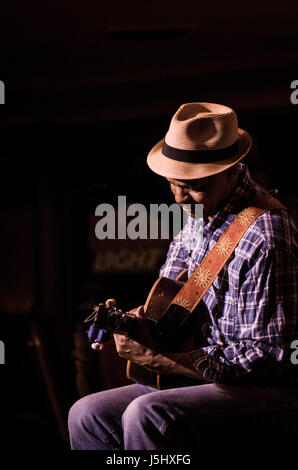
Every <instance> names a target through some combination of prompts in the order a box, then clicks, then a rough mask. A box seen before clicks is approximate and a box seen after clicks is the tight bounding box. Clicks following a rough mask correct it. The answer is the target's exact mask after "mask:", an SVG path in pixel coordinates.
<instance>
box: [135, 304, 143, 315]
mask: <svg viewBox="0 0 298 470" xmlns="http://www.w3.org/2000/svg"><path fill="white" fill-rule="evenodd" d="M136 316H137V317H138V318H144V305H140V307H138V308H137V312H136Z"/></svg>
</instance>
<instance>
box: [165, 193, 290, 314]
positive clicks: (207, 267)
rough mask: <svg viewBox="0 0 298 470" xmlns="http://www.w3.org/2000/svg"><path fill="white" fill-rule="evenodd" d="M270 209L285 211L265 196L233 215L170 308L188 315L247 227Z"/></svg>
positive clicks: (269, 197) (280, 205)
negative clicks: (176, 306)
mask: <svg viewBox="0 0 298 470" xmlns="http://www.w3.org/2000/svg"><path fill="white" fill-rule="evenodd" d="M272 209H285V207H284V206H283V205H282V204H281V203H280V202H279V201H278V200H277V199H275V198H274V197H272V196H271V195H269V194H266V195H262V196H259V197H258V198H257V199H255V200H254V201H253V202H252V205H251V206H249V207H246V208H245V209H243V210H242V211H241V212H240V213H239V214H237V216H236V217H235V218H234V219H233V221H232V222H231V223H230V225H229V227H228V228H227V229H226V230H225V232H224V233H223V234H222V235H221V236H220V238H219V239H218V241H217V242H216V244H215V245H214V246H213V248H212V249H211V250H210V251H209V253H208V254H207V255H206V256H205V258H204V259H203V261H202V262H201V264H200V265H199V266H198V267H197V268H196V269H195V271H194V272H193V273H192V275H191V277H190V278H189V279H188V280H187V281H186V283H185V284H184V286H183V287H182V288H181V290H180V291H179V292H178V294H177V295H176V296H175V297H174V298H173V300H172V302H171V304H170V305H172V304H175V305H179V306H181V307H183V308H185V309H186V310H188V313H192V312H193V311H194V309H195V308H196V306H197V305H198V303H199V302H200V301H201V299H202V298H203V297H204V295H205V293H206V292H207V290H208V289H209V287H210V286H211V285H212V283H213V282H214V280H215V278H216V277H217V275H218V273H219V272H220V270H221V269H222V268H223V266H224V265H225V263H226V262H227V261H228V259H229V258H230V256H231V255H232V253H233V252H234V250H235V248H236V247H237V245H238V243H239V241H240V240H241V238H242V236H243V235H244V233H245V232H246V230H247V229H248V227H249V226H250V225H251V224H252V222H253V221H254V220H255V219H256V218H257V217H259V216H260V215H261V214H263V213H264V212H267V211H269V210H272ZM179 277H181V276H179ZM169 307H170V306H169Z"/></svg>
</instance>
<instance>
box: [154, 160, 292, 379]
mask: <svg viewBox="0 0 298 470" xmlns="http://www.w3.org/2000/svg"><path fill="white" fill-rule="evenodd" d="M237 167H238V168H237V169H238V171H239V179H238V185H237V188H236V190H235V191H234V193H233V194H232V196H231V197H230V200H229V201H228V202H227V204H226V205H225V207H224V208H223V209H222V210H221V211H219V212H218V213H217V214H216V215H215V217H214V218H213V219H212V220H211V221H210V222H208V223H206V224H205V225H204V226H203V240H202V243H200V244H199V245H198V246H196V247H195V249H193V251H189V239H188V240H186V238H188V237H189V230H191V229H192V228H193V230H194V237H195V236H196V234H195V221H194V219H192V218H189V221H188V222H187V224H186V226H185V227H184V228H183V230H182V231H181V232H180V233H179V234H178V235H177V236H176V237H175V238H174V240H173V241H172V243H171V245H170V248H169V251H168V254H167V260H166V262H165V264H164V265H163V266H162V268H161V270H160V276H164V277H168V278H171V279H175V278H176V277H177V276H178V274H179V273H180V272H181V271H182V270H183V269H188V276H190V275H191V274H192V272H193V271H194V270H195V269H196V267H197V266H198V265H199V264H200V263H201V261H202V260H203V258H204V256H205V255H206V254H207V253H208V252H209V250H210V249H211V248H212V247H213V246H214V244H215V243H216V242H217V240H218V239H219V237H220V236H221V235H222V234H223V232H224V231H225V230H226V228H227V227H228V226H229V224H230V223H231V221H232V220H233V219H234V217H235V216H236V215H237V214H238V213H239V212H240V211H241V210H242V209H243V208H245V207H247V206H248V205H249V202H250V201H252V200H253V199H255V198H256V197H257V196H259V195H261V194H264V193H265V192H266V191H265V190H264V189H263V188H261V187H260V186H259V185H258V184H256V183H255V182H254V181H253V180H252V179H251V177H250V174H249V171H248V169H247V167H246V166H245V165H244V164H242V163H238V165H237ZM186 234H188V235H186ZM297 235H298V232H297V228H296V226H295V223H294V221H293V219H292V218H291V216H290V215H289V213H288V212H287V210H285V209H275V210H271V211H268V212H265V213H264V214H262V215H260V216H259V217H258V218H257V219H256V220H255V221H254V222H253V223H252V224H251V225H250V227H249V228H248V229H247V231H246V233H245V234H244V236H243V237H242V239H241V240H240V242H239V244H238V246H237V248H236V249H235V251H234V253H233V254H232V256H231V257H230V258H229V260H228V261H227V263H226V264H225V266H224V267H223V268H222V270H221V271H220V273H219V275H218V276H217V278H216V279H215V281H214V282H213V284H212V286H211V287H210V288H209V289H208V291H207V292H206V294H205V296H204V298H203V301H204V303H205V305H206V307H207V313H206V314H205V319H204V321H203V322H202V321H201V322H200V327H199V328H200V337H201V340H202V345H200V347H199V348H198V349H196V350H195V351H192V352H191V358H192V361H193V364H194V366H195V367H196V369H197V370H198V372H199V373H200V374H201V375H203V376H204V377H205V378H206V379H208V380H211V381H214V382H219V383H225V382H234V381H239V380H248V381H253V382H258V381H261V382H262V381H265V382H266V383H268V382H271V381H272V382H273V381H276V380H278V381H287V380H288V379H290V380H295V377H296V376H297V375H298V366H295V365H293V364H292V363H291V361H290V353H291V349H290V346H291V342H292V341H293V340H295V339H298V313H297V299H298V279H297V266H298V262H297V245H298V244H297V241H298V236H297ZM198 316H199V315H198Z"/></svg>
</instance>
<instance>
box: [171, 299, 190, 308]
mask: <svg viewBox="0 0 298 470" xmlns="http://www.w3.org/2000/svg"><path fill="white" fill-rule="evenodd" d="M175 305H179V306H180V307H183V308H186V309H187V310H190V307H191V305H190V303H189V302H188V300H186V299H183V297H178V299H177V300H176V301H175Z"/></svg>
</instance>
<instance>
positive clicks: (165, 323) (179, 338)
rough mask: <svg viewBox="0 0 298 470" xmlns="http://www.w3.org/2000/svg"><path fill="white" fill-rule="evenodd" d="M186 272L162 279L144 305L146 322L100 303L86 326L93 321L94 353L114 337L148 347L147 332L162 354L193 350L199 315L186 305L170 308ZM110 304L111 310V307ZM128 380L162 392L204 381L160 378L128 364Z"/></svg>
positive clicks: (160, 376)
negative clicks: (119, 336)
mask: <svg viewBox="0 0 298 470" xmlns="http://www.w3.org/2000/svg"><path fill="white" fill-rule="evenodd" d="M185 276H186V270H185V271H182V273H181V274H180V275H179V276H178V277H177V279H174V280H173V279H168V278H165V277H159V278H158V279H157V280H156V282H155V283H154V285H153V286H152V288H151V290H150V292H149V295H148V297H147V299H146V302H145V305H144V318H142V319H141V318H137V317H136V315H135V314H133V313H129V312H126V313H123V312H122V311H121V310H119V309H118V308H117V307H116V305H115V301H114V302H107V303H99V304H98V305H97V306H96V307H95V308H94V310H93V312H92V314H91V315H90V316H89V317H87V318H86V320H85V322H87V321H91V320H93V323H92V325H91V326H90V328H89V331H88V337H89V340H90V341H91V342H92V348H93V349H100V348H101V344H102V343H104V342H105V341H107V340H108V339H110V337H111V334H112V333H117V334H127V335H128V336H129V337H130V338H131V339H133V340H135V341H138V342H139V343H141V344H143V345H144V346H147V347H151V348H152V344H149V343H147V342H146V335H144V330H145V331H149V332H150V337H152V338H153V340H154V343H155V345H156V346H157V348H158V350H159V351H160V352H163V351H164V352H182V351H190V350H191V349H193V345H194V341H195V335H194V320H195V317H196V319H197V312H193V313H192V314H190V313H189V311H188V310H187V309H186V308H184V307H183V305H173V304H172V305H170V304H171V302H172V300H173V298H174V297H175V296H176V294H177V293H178V292H179V291H180V290H181V288H182V286H183V285H184V282H183V280H182V279H183V278H185ZM107 304H108V306H107ZM126 375H127V378H128V379H131V380H133V381H135V382H138V383H142V384H144V385H150V386H152V387H155V388H158V389H164V388H173V387H183V386H189V385H197V384H198V383H201V381H200V380H199V378H198V380H196V379H195V378H188V377H185V376H177V375H168V374H164V375H160V374H157V373H155V372H153V371H152V370H150V369H149V368H146V367H143V366H141V365H139V364H136V363H134V362H131V361H127V367H126Z"/></svg>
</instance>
